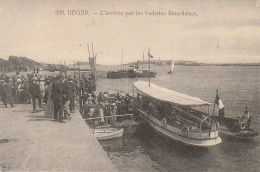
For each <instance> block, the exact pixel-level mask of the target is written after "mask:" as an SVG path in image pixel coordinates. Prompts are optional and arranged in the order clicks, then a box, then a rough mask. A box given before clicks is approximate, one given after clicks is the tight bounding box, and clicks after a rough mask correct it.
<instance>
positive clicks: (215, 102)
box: [212, 90, 218, 115]
mask: <svg viewBox="0 0 260 172" xmlns="http://www.w3.org/2000/svg"><path fill="white" fill-rule="evenodd" d="M217 95H218V90H217V91H216V98H217ZM216 98H215V101H214V107H213V113H212V115H214V113H215V105H216Z"/></svg>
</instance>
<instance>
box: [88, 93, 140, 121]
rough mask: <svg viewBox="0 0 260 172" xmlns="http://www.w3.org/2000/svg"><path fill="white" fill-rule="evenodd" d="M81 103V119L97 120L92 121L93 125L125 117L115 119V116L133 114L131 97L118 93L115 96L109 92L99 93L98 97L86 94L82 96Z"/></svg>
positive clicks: (132, 99)
mask: <svg viewBox="0 0 260 172" xmlns="http://www.w3.org/2000/svg"><path fill="white" fill-rule="evenodd" d="M83 102H84V104H83V109H84V111H83V117H84V118H92V119H99V120H95V121H94V122H95V125H99V124H108V123H113V122H116V121H120V119H125V118H126V117H117V115H122V114H130V113H133V111H134V106H135V105H134V98H133V97H132V96H130V95H129V94H128V93H127V94H123V93H122V92H119V91H118V92H117V93H116V94H109V92H100V93H99V94H98V95H95V94H87V95H84V96H83ZM97 117H98V118H97Z"/></svg>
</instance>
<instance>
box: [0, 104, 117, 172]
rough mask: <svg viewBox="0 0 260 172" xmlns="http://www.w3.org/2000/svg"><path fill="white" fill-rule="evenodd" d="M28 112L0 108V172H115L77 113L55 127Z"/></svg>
mask: <svg viewBox="0 0 260 172" xmlns="http://www.w3.org/2000/svg"><path fill="white" fill-rule="evenodd" d="M31 109H32V105H24V104H23V105H17V106H16V107H14V108H4V107H3V106H0V171H1V170H3V171H4V170H19V171H20V170H23V171H116V169H115V167H114V165H113V164H112V162H111V161H110V159H109V158H108V156H107V155H106V153H105V151H104V150H103V149H102V147H101V146H100V144H99V143H98V141H97V140H96V139H95V138H94V136H93V135H92V133H91V131H90V129H89V128H88V126H87V125H86V124H85V122H84V120H83V119H82V117H81V116H80V114H79V113H78V112H75V113H73V114H72V119H71V120H69V121H66V123H58V122H54V121H53V120H52V119H46V118H43V113H44V111H43V109H40V110H39V111H38V112H36V113H33V112H32V110H31Z"/></svg>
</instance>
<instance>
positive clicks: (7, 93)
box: [2, 78, 14, 108]
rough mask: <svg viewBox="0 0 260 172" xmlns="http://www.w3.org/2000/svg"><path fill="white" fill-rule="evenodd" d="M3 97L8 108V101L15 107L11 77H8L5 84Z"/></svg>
mask: <svg viewBox="0 0 260 172" xmlns="http://www.w3.org/2000/svg"><path fill="white" fill-rule="evenodd" d="M2 98H3V103H4V105H5V107H6V108H7V103H10V105H11V107H14V105H13V96H12V85H11V83H10V78H7V79H6V83H4V84H3V92H2Z"/></svg>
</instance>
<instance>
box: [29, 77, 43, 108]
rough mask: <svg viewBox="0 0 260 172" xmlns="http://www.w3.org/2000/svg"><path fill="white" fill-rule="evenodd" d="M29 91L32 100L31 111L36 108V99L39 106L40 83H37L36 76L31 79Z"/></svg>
mask: <svg viewBox="0 0 260 172" xmlns="http://www.w3.org/2000/svg"><path fill="white" fill-rule="evenodd" d="M29 89H30V93H31V96H32V101H33V111H35V110H36V99H38V101H39V107H40V108H41V99H42V97H41V90H40V85H39V84H37V80H36V78H33V81H32V83H31V85H30V88H29Z"/></svg>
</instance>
